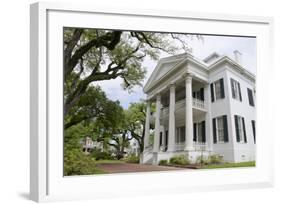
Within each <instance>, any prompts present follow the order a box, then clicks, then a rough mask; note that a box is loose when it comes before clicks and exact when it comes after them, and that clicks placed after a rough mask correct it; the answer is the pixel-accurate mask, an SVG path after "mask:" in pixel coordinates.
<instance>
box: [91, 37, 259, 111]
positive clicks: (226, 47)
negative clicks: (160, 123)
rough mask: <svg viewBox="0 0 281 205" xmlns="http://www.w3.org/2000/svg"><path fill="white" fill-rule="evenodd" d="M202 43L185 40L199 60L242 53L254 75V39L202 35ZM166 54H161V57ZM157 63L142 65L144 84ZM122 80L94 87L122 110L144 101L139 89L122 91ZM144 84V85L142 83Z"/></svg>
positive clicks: (244, 62)
mask: <svg viewBox="0 0 281 205" xmlns="http://www.w3.org/2000/svg"><path fill="white" fill-rule="evenodd" d="M203 39H204V42H202V41H199V40H197V38H193V40H192V39H187V41H188V43H189V45H190V47H191V48H192V50H193V53H192V54H193V55H194V56H195V57H197V58H199V59H204V58H205V57H207V56H208V55H210V54H211V53H213V52H217V53H218V54H221V55H227V56H229V57H230V58H234V55H233V51H234V50H239V51H240V52H241V53H242V64H243V66H244V67H245V68H246V69H248V70H249V71H250V72H252V73H254V74H256V65H257V63H256V38H246V37H227V36H211V35H203ZM166 56H167V54H164V53H162V54H161V57H166ZM156 64H157V62H155V61H153V60H150V59H149V58H146V59H145V60H144V62H143V65H144V66H145V67H146V68H147V75H146V77H145V79H144V82H146V81H147V79H148V78H149V76H150V75H151V73H152V71H153V70H154V68H155V67H156ZM121 83H122V79H121V78H117V79H114V80H107V81H100V82H95V83H94V84H95V85H99V86H101V88H102V90H103V91H104V92H105V93H106V95H107V97H108V98H109V99H111V100H119V101H120V103H121V105H122V107H123V108H125V109H126V108H128V107H129V105H130V103H133V102H139V101H140V99H145V94H144V93H143V90H142V88H141V87H135V88H134V89H133V90H132V92H131V93H129V92H128V91H126V90H123V88H122V86H121ZM144 84H145V83H144Z"/></svg>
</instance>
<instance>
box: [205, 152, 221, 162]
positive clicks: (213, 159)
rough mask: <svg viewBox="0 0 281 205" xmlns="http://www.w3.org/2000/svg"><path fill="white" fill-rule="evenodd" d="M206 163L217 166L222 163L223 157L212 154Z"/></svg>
mask: <svg viewBox="0 0 281 205" xmlns="http://www.w3.org/2000/svg"><path fill="white" fill-rule="evenodd" d="M208 161H209V162H210V164H219V163H222V162H223V157H222V156H221V155H219V154H213V155H210V156H209V159H208Z"/></svg>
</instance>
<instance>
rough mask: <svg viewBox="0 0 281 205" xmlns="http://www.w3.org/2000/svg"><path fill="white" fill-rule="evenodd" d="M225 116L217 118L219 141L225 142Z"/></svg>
mask: <svg viewBox="0 0 281 205" xmlns="http://www.w3.org/2000/svg"><path fill="white" fill-rule="evenodd" d="M223 128H224V127H223V118H222V117H219V118H217V134H218V142H224V130H223Z"/></svg>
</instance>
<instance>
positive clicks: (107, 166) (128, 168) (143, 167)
mask: <svg viewBox="0 0 281 205" xmlns="http://www.w3.org/2000/svg"><path fill="white" fill-rule="evenodd" d="M97 167H98V168H99V169H101V170H104V171H105V172H107V173H126V172H127V173H128V172H151V171H169V170H182V169H184V168H177V167H167V166H157V165H148V164H133V163H104V164H98V165H97Z"/></svg>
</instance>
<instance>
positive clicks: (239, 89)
mask: <svg viewBox="0 0 281 205" xmlns="http://www.w3.org/2000/svg"><path fill="white" fill-rule="evenodd" d="M238 92H239V100H240V101H241V102H242V95H241V88H240V83H238Z"/></svg>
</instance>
